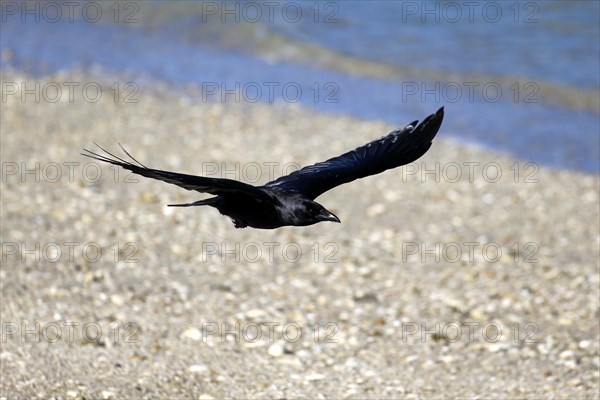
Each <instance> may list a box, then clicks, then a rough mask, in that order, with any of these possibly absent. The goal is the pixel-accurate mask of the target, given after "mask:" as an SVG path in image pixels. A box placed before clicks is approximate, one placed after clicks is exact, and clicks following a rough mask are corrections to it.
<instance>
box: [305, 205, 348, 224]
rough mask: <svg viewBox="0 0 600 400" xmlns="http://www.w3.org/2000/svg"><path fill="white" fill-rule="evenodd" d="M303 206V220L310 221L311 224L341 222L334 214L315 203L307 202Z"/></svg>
mask: <svg viewBox="0 0 600 400" xmlns="http://www.w3.org/2000/svg"><path fill="white" fill-rule="evenodd" d="M304 206H305V207H303V209H304V212H305V218H306V219H307V220H310V221H311V222H312V223H313V224H316V223H317V222H322V221H333V222H338V223H339V222H341V221H340V219H339V218H338V217H337V216H336V215H335V214H334V213H332V212H331V211H329V210H328V209H326V208H325V207H323V206H322V205H320V204H319V203H317V202H315V201H307V202H306V203H304Z"/></svg>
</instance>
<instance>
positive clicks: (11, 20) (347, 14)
mask: <svg viewBox="0 0 600 400" xmlns="http://www.w3.org/2000/svg"><path fill="white" fill-rule="evenodd" d="M288 3H289V2H288ZM447 3H448V2H444V3H438V2H426V3H424V2H408V3H407V2H405V3H401V2H384V3H380V4H373V3H372V2H369V3H368V4H367V3H365V2H358V1H357V2H338V3H331V2H325V3H318V5H317V6H315V3H309V2H307V3H294V5H295V4H301V5H302V12H303V13H304V14H303V15H304V17H303V18H300V19H299V20H298V21H297V22H296V21H295V22H290V18H289V17H290V15H284V14H283V13H282V12H281V8H282V7H283V6H282V5H281V4H285V3H277V4H280V7H279V10H280V11H279V12H275V13H274V19H273V22H271V21H269V20H268V19H267V18H266V17H265V18H263V19H261V20H260V21H259V22H258V24H259V25H260V27H259V28H260V29H259V33H260V32H262V33H261V34H264V35H267V36H268V35H271V34H273V33H277V34H278V35H281V36H283V37H284V38H286V40H288V41H289V45H286V46H288V47H290V49H291V50H290V49H280V48H273V49H270V51H272V52H275V53H277V52H280V51H282V52H283V53H282V54H284V55H285V51H298V47H297V45H302V44H310V45H313V46H318V47H319V48H322V49H323V50H324V51H330V52H331V57H333V59H334V60H335V57H336V54H342V55H344V56H347V57H351V59H356V60H358V61H360V60H368V61H372V62H375V63H381V64H382V65H386V66H392V67H394V68H398V70H399V71H402V73H403V75H402V76H403V78H402V79H396V78H394V77H385V76H375V75H373V74H372V73H366V72H365V73H364V74H363V73H361V72H360V70H358V71H353V72H352V73H350V72H344V71H345V70H344V69H340V68H335V67H324V66H318V65H319V64H318V63H316V62H312V61H313V60H311V55H310V54H307V55H306V57H305V58H304V59H302V52H301V51H299V53H297V54H296V55H295V57H296V58H293V59H292V58H290V59H289V61H269V60H268V59H266V58H265V57H264V56H261V55H260V52H259V51H258V50H256V49H254V48H253V47H252V46H251V45H250V44H251V43H250V42H249V45H248V46H247V48H244V46H241V47H240V43H241V44H242V45H243V44H244V38H243V37H241V38H240V37H236V40H235V43H234V44H233V45H231V46H229V45H227V40H221V41H216V40H215V38H219V37H222V36H223V35H224V34H225V30H231V29H232V26H231V25H232V24H231V21H226V22H228V23H225V24H220V26H217V28H216V30H215V29H212V28H211V30H210V32H209V33H206V31H205V30H202V29H200V30H199V31H198V32H196V29H197V28H198V27H200V28H204V26H203V25H202V24H205V23H206V20H205V17H204V16H202V15H201V14H198V13H196V12H195V10H193V9H192V10H190V11H189V13H188V14H186V16H185V17H178V19H177V20H172V19H171V20H169V19H166V22H163V23H160V24H157V25H153V26H152V27H150V26H147V25H145V24H143V23H142V24H140V25H141V26H135V27H131V26H127V24H112V23H93V24H92V23H89V22H87V21H85V20H82V19H77V20H75V21H68V20H67V19H66V18H64V19H62V20H60V21H58V22H54V23H51V22H49V21H45V20H44V19H43V18H42V19H41V21H40V22H35V21H33V20H32V19H31V18H30V19H29V20H26V21H25V22H23V21H22V20H21V18H20V16H19V15H17V16H16V17H15V16H6V15H3V16H2V18H3V19H2V25H1V37H0V47H1V49H0V50H1V51H2V52H3V54H6V52H7V51H10V53H11V57H10V58H8V59H6V57H5V58H3V59H2V67H3V68H16V69H20V70H24V71H26V72H28V73H31V74H38V75H41V74H46V73H50V72H54V71H57V70H69V69H74V68H83V69H90V70H92V69H93V68H94V67H95V66H100V67H102V69H103V70H104V71H109V73H110V72H114V73H117V74H127V75H128V76H133V77H134V80H135V81H136V82H138V83H140V82H142V83H144V84H145V85H152V81H153V80H162V81H167V82H170V83H172V84H173V85H174V86H175V87H177V86H182V87H183V86H184V85H188V84H196V85H198V86H199V87H201V88H202V87H204V88H208V87H209V86H210V85H213V84H214V83H216V84H217V85H222V86H224V87H225V88H227V89H234V88H236V84H237V85H239V87H241V88H242V89H247V92H246V94H247V96H246V98H247V99H248V98H251V100H252V99H255V98H258V99H259V101H271V100H272V101H276V102H278V101H279V102H280V101H288V102H292V101H296V100H297V102H298V103H299V104H302V105H304V106H307V107H312V108H316V109H317V110H320V111H322V112H327V113H338V114H342V113H344V114H351V115H354V116H357V117H360V118H373V119H381V120H384V121H386V122H389V123H392V124H405V123H407V122H410V121H412V120H414V119H416V118H423V117H424V116H426V115H427V114H429V113H431V112H433V111H435V110H436V109H437V108H438V107H439V106H441V105H444V106H445V107H446V119H445V121H444V129H443V131H442V132H443V134H446V135H448V136H451V137H454V138H456V139H458V140H463V141H466V142H472V143H477V144H480V145H484V146H488V147H490V148H493V149H496V150H500V151H504V152H507V153H510V154H512V155H513V156H516V157H518V158H520V159H522V160H526V161H531V162H537V163H541V164H545V165H550V166H553V167H558V168H569V169H577V170H582V171H587V172H595V173H597V172H599V171H600V111H599V110H598V109H597V104H598V102H597V101H598V98H599V97H600V92H599V82H600V72H599V71H600V66H599V63H600V48H599V41H600V39H599V38H600V29H599V22H598V21H599V18H600V6H599V4H600V3H598V2H568V5H567V2H536V3H533V2H530V3H531V4H535V5H536V7H537V8H536V7H529V8H526V7H525V6H524V5H523V4H525V3H519V4H518V8H519V15H518V18H517V17H515V14H514V12H515V11H514V9H510V8H509V7H510V5H511V4H512V3H509V2H503V3H493V2H488V3H492V4H493V5H498V6H499V7H500V8H501V10H502V12H503V15H504V17H503V18H500V19H498V20H497V21H494V22H491V18H489V15H488V18H487V19H486V18H484V17H482V14H481V11H480V13H479V14H478V13H477V12H475V13H474V14H473V16H474V18H473V20H472V21H471V20H469V18H468V17H467V16H466V15H463V18H462V19H459V20H458V21H456V22H452V21H451V20H452V19H453V18H455V16H456V15H455V14H451V11H452V10H450V9H446V14H443V12H444V11H443V6H444V5H447ZM141 4H142V6H141V7H142V8H143V7H144V4H147V3H141ZM152 4H153V7H156V4H157V2H154V3H152ZM170 4H173V3H170ZM213 4H221V3H220V2H219V3H213ZM230 4H233V6H234V7H235V5H236V4H237V5H238V6H239V5H240V3H230ZM407 4H409V5H417V6H419V7H422V6H423V4H425V7H430V8H429V9H430V10H435V7H442V11H439V10H440V9H439V8H438V11H437V14H435V11H434V13H433V14H430V15H429V16H428V18H429V20H427V18H426V20H425V22H420V18H421V17H422V15H421V14H420V13H419V12H418V13H417V14H410V13H408V11H412V9H407V8H406V7H407ZM458 4H461V3H460V2H458ZM481 4H486V2H481ZM526 4H529V3H526ZM163 5H164V4H163ZM328 6H329V7H330V8H327V7H328ZM310 7H313V8H312V9H311V8H310ZM315 7H317V8H318V11H319V15H318V17H316V16H315V14H314V12H315ZM142 11H143V10H142ZM463 12H464V10H463ZM332 13H333V15H330V17H331V19H330V20H328V23H325V21H324V18H325V16H326V15H329V14H332ZM436 15H437V16H440V20H439V21H436V20H435V18H436ZM315 18H316V19H317V20H318V21H317V22H315ZM515 18H517V22H515ZM230 19H231V18H230ZM242 19H243V18H242ZM526 19H527V21H528V23H525V22H524V21H525V20H526ZM534 20H537V22H532V21H534ZM253 27H254V28H256V24H255V25H254V26H253ZM299 48H301V46H300V47H299ZM298 57H300V59H298ZM277 59H279V60H281V59H285V57H277ZM357 64H358V63H357ZM321 65H322V64H321ZM420 71H422V72H423V75H422V76H423V77H424V78H423V77H422V76H420V75H421V74H420ZM436 77H439V79H436ZM513 78H514V79H518V80H519V82H518V83H517V84H516V86H513V87H512V88H510V87H507V85H506V82H508V83H510V82H512V81H511V79H513ZM469 82H470V83H471V84H474V83H476V84H478V86H477V87H476V89H475V90H474V92H473V93H474V97H473V98H469V96H468V95H467V93H466V91H467V90H468V88H467V87H466V86H465V83H469ZM496 82H500V83H501V84H502V86H501V89H502V94H501V95H500V96H497V93H496V92H495V90H493V89H494V88H495V87H496V86H495V83H496ZM528 82H531V83H532V85H533V86H526V85H525V84H526V83H528ZM436 83H437V84H438V85H439V87H437V88H436ZM207 85H209V86H207ZM269 85H271V87H273V88H274V90H273V92H272V94H273V97H272V98H271V97H270V96H269V95H268V92H269ZM285 85H287V86H290V88H289V89H291V90H290V91H288V92H287V95H286V93H283V92H282V90H281V89H282V88H283V87H284V86H285ZM485 85H487V86H489V89H491V90H490V92H488V93H487V95H485V93H483V92H482V87H483V86H485ZM548 85H550V86H552V85H561V86H559V88H560V87H564V88H566V89H567V90H558V95H557V94H556V91H554V92H549V91H548V90H546V88H547V87H548ZM211 87H212V86H211ZM257 87H258V88H259V89H260V90H261V91H262V93H257V92H256V88H257ZM457 87H458V88H460V89H461V90H462V91H463V92H462V94H460V95H457V94H458V92H456V90H455V89H456V88H457ZM298 88H299V89H300V91H301V92H300V93H301V95H300V96H296V94H297V89H298ZM317 89H318V90H319V95H318V98H315V94H316V90H317ZM424 89H426V90H424ZM438 89H440V90H438ZM516 89H518V90H519V92H518V93H517V92H516ZM427 90H429V91H427ZM444 90H445V91H444ZM515 96H517V97H515ZM494 97H497V98H494ZM579 97H581V98H592V99H596V103H594V102H593V101H592V106H590V105H589V102H588V103H586V104H587V105H586V104H584V105H582V104H580V103H579V102H578V101H577V99H578V98H579ZM205 98H206V99H208V100H210V101H220V100H221V95H220V94H207V95H206V97H205ZM227 99H228V100H229V101H231V100H232V99H234V96H233V95H228V97H227ZM525 100H530V101H535V102H528V101H525ZM199 106H201V102H200V104H199ZM377 134H380V132H374V135H377Z"/></svg>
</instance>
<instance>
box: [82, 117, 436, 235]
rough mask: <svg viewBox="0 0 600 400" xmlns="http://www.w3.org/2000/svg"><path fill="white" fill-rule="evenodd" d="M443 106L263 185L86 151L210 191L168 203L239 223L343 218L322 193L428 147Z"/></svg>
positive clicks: (273, 224) (408, 158)
mask: <svg viewBox="0 0 600 400" xmlns="http://www.w3.org/2000/svg"><path fill="white" fill-rule="evenodd" d="M443 117H444V108H443V107H442V108H440V109H439V110H438V111H437V112H436V113H435V114H432V115H430V116H429V117H427V118H425V120H424V121H423V122H421V123H420V124H418V125H417V123H418V122H419V121H414V122H412V123H410V124H408V125H407V126H405V127H404V128H401V129H398V130H395V131H393V132H391V133H390V134H388V135H387V136H384V137H381V138H379V139H376V140H374V141H372V142H371V143H368V144H366V145H364V146H361V147H359V148H357V149H355V150H352V151H349V152H347V153H345V154H342V155H341V156H338V157H334V158H331V159H329V160H327V161H323V162H320V163H317V164H314V165H310V166H308V167H305V168H302V169H300V170H298V171H295V172H293V173H291V174H289V175H286V176H282V177H281V178H278V179H276V180H274V181H271V182H269V183H267V184H265V185H263V186H258V187H257V186H252V185H248V184H246V183H243V182H239V181H236V180H232V179H218V178H205V177H202V176H194V175H185V174H179V173H176V172H169V171H162V170H159V169H153V168H148V167H146V166H145V165H143V164H142V163H140V162H139V161H137V160H136V159H135V158H133V156H131V154H129V152H128V151H127V150H125V149H124V148H123V146H121V145H120V144H119V146H121V149H122V150H123V151H124V152H125V154H126V155H127V156H129V157H130V158H131V160H132V161H133V162H134V163H135V164H134V163H131V162H129V161H126V160H124V159H122V158H119V157H117V156H115V155H114V154H111V153H109V152H108V151H106V150H104V149H103V148H102V147H100V146H98V145H97V146H98V147H99V148H100V149H101V150H103V151H104V152H105V153H106V154H108V156H110V157H112V158H110V157H108V156H105V155H101V154H97V153H93V152H91V151H89V150H86V149H84V151H85V152H86V154H84V153H82V155H84V156H87V157H90V158H93V159H96V160H99V161H104V162H107V163H110V164H114V165H119V166H121V167H123V168H125V169H128V170H130V171H132V172H133V173H135V174H138V175H142V176H145V177H148V178H153V179H158V180H161V181H164V182H168V183H171V184H174V185H177V186H181V187H182V188H184V189H187V190H195V191H197V192H200V193H210V194H212V195H214V197H211V198H208V199H204V200H199V201H196V202H194V203H187V204H169V205H170V206H173V207H189V206H204V205H208V206H212V207H214V208H216V209H217V210H219V212H220V213H221V214H223V215H227V216H229V217H230V218H231V219H232V220H233V224H234V225H235V227H236V228H245V227H247V226H250V227H253V228H261V229H275V228H279V227H282V226H286V225H293V226H307V225H312V224H316V223H317V222H321V221H334V222H340V220H339V218H338V217H336V216H335V215H334V214H333V213H331V212H330V211H328V210H327V209H325V207H323V206H322V205H321V204H319V203H317V202H316V201H314V199H316V198H317V197H319V196H320V195H321V194H323V193H325V192H326V191H328V190H330V189H333V188H334V187H336V186H339V185H342V184H344V183H348V182H352V181H353V180H355V179H360V178H364V177H367V176H370V175H375V174H378V173H380V172H383V171H385V170H387V169H390V168H396V167H399V166H401V165H405V164H408V163H411V162H413V161H416V160H417V159H418V158H419V157H421V156H422V155H423V154H425V153H426V152H427V150H429V147H431V141H432V140H433V138H434V136H435V135H436V133H437V131H438V129H439V128H440V125H441V124H442V119H443Z"/></svg>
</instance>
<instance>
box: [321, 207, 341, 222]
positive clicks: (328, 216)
mask: <svg viewBox="0 0 600 400" xmlns="http://www.w3.org/2000/svg"><path fill="white" fill-rule="evenodd" d="M318 219H319V221H333V222H338V223H340V222H342V221H340V219H339V218H338V217H337V216H336V215H335V214H334V213H332V212H329V211H327V210H323V211H322V212H321V214H319V215H318Z"/></svg>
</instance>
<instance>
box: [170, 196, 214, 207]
mask: <svg viewBox="0 0 600 400" xmlns="http://www.w3.org/2000/svg"><path fill="white" fill-rule="evenodd" d="M217 199H218V196H217V197H211V198H210V199H204V200H198V201H195V202H193V203H184V204H168V206H169V207H192V206H210V205H213V204H214V203H216V202H217Z"/></svg>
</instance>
